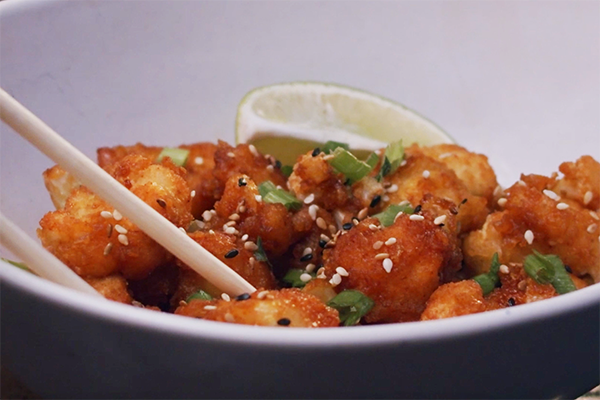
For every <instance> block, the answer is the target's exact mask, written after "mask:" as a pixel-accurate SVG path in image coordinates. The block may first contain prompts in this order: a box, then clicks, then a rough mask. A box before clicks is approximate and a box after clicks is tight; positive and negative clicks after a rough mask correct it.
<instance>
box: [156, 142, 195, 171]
mask: <svg viewBox="0 0 600 400" xmlns="http://www.w3.org/2000/svg"><path fill="white" fill-rule="evenodd" d="M189 155H190V151H189V150H186V149H180V148H177V147H165V148H163V149H162V151H161V152H160V154H159V155H158V157H157V158H156V162H157V163H159V162H161V161H162V160H163V158H165V157H169V158H170V159H171V161H173V164H175V165H178V166H180V167H183V166H184V165H185V163H186V162H187V159H188V156H189Z"/></svg>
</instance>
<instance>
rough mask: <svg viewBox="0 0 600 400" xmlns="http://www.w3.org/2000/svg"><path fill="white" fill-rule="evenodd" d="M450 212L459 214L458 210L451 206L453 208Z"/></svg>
mask: <svg viewBox="0 0 600 400" xmlns="http://www.w3.org/2000/svg"><path fill="white" fill-rule="evenodd" d="M450 214H452V215H457V214H458V211H457V210H456V209H455V208H451V209H450Z"/></svg>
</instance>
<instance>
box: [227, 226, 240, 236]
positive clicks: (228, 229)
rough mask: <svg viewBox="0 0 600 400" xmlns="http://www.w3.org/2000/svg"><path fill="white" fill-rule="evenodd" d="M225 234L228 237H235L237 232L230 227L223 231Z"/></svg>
mask: <svg viewBox="0 0 600 400" xmlns="http://www.w3.org/2000/svg"><path fill="white" fill-rule="evenodd" d="M225 233H226V234H228V235H235V234H237V233H238V231H237V229H235V228H234V227H233V226H230V227H229V228H227V229H225Z"/></svg>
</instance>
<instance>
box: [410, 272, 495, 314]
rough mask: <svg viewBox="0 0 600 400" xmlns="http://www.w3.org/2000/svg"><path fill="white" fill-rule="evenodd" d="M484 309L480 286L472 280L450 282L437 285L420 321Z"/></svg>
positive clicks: (478, 311) (477, 311)
mask: <svg viewBox="0 0 600 400" xmlns="http://www.w3.org/2000/svg"><path fill="white" fill-rule="evenodd" d="M484 311H486V304H485V299H484V298H483V293H482V291H481V286H479V285H478V284H477V282H475V281H473V280H465V281H460V282H450V283H446V284H445V285H442V286H440V287H438V288H437V289H436V290H435V292H433V294H432V295H431V297H430V298H429V300H427V306H426V307H425V311H423V314H421V321H427V320H431V319H442V318H451V317H458V316H460V315H467V314H475V313H480V312H484Z"/></svg>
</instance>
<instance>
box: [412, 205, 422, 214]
mask: <svg viewBox="0 0 600 400" xmlns="http://www.w3.org/2000/svg"><path fill="white" fill-rule="evenodd" d="M422 208H423V206H422V205H420V204H419V205H418V206H416V207H415V210H414V211H413V214H418V213H420V212H421V209H422Z"/></svg>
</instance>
